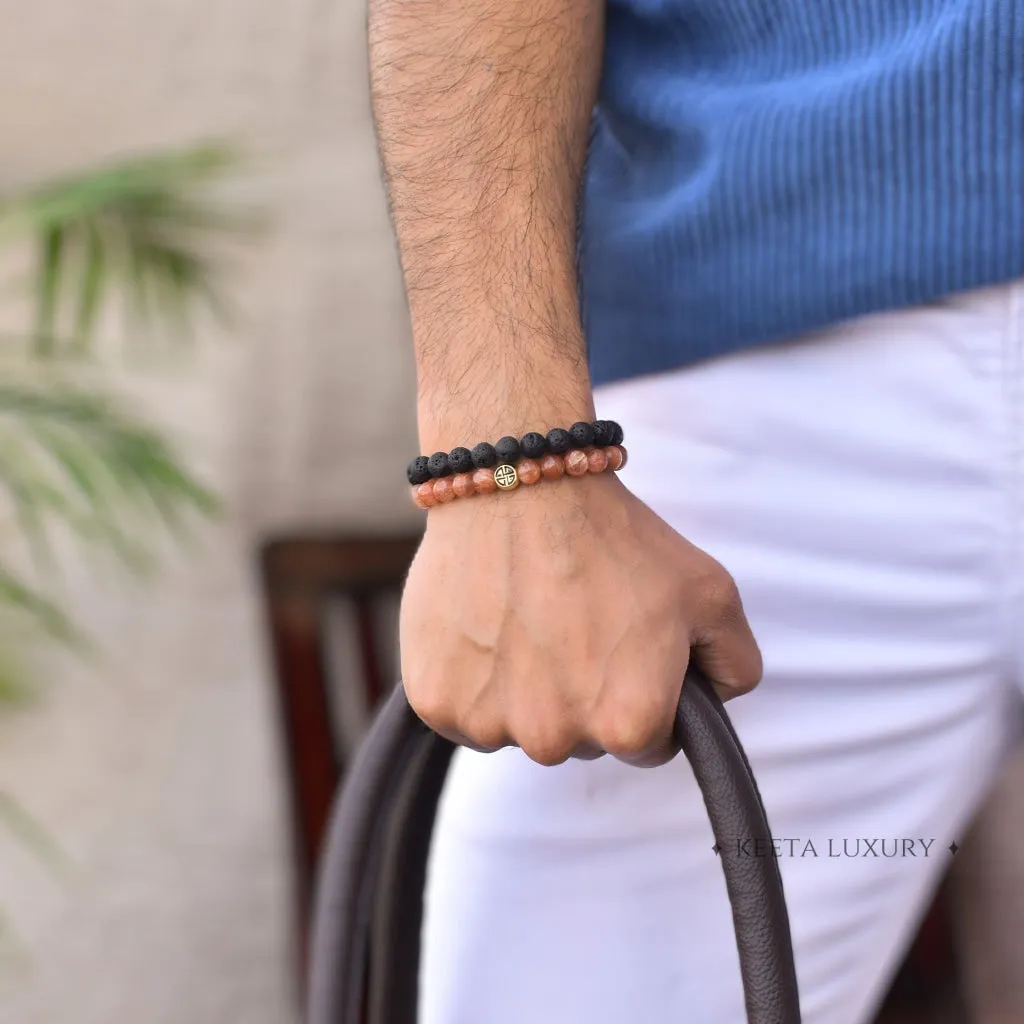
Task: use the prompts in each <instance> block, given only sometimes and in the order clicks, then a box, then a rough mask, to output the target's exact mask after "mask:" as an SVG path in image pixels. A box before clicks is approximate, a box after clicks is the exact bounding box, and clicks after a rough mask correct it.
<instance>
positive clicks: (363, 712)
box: [259, 536, 419, 974]
mask: <svg viewBox="0 0 1024 1024" xmlns="http://www.w3.org/2000/svg"><path fill="white" fill-rule="evenodd" d="M418 543H419V537H418V536H407V537H393V538H388V537H381V538H360V537H346V536H339V537H321V538H287V539H285V538H283V539H274V540H271V541H269V542H268V543H266V544H265V545H264V546H263V548H262V549H261V551H260V557H259V562H260V571H261V575H262V583H263V597H264V603H265V610H266V616H267V625H268V630H269V636H270V646H271V653H272V656H273V661H274V668H275V689H276V693H277V703H278V709H279V715H280V723H281V733H282V738H283V743H284V754H285V766H286V771H287V779H288V787H289V796H290V805H291V807H290V810H291V817H292V848H293V863H294V887H295V913H296V929H297V949H298V960H299V969H300V971H302V972H303V974H304V968H305V960H306V936H307V933H308V924H309V912H310V907H311V900H312V895H313V885H314V880H315V872H316V862H317V854H318V852H319V849H320V843H321V839H322V838H323V834H324V828H325V826H326V824H327V818H328V815H329V813H330V808H331V801H332V798H333V796H334V791H335V788H336V786H337V784H338V780H339V779H340V778H341V776H342V774H343V773H344V771H345V765H346V764H347V763H348V762H349V760H350V758H351V756H352V752H353V750H354V749H355V745H356V744H357V743H358V742H359V739H360V737H361V735H362V733H363V730H364V729H365V727H366V724H367V722H368V721H369V718H370V715H371V714H372V711H373V709H374V708H375V707H376V705H377V702H378V701H379V700H380V698H381V696H383V694H384V693H385V692H386V691H387V689H388V688H389V686H390V685H392V684H393V683H394V681H395V680H396V679H397V678H398V664H397V662H398V658H397V654H398V634H397V621H398V620H397V613H398V599H399V595H400V592H401V586H402V581H403V579H404V578H405V574H406V571H407V570H408V567H409V563H410V562H411V561H412V557H413V554H414V553H415V551H416V546H417V544H418Z"/></svg>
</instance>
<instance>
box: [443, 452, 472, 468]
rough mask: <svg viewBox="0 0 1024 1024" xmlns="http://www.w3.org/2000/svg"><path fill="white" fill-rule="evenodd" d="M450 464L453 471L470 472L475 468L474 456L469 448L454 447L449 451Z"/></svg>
mask: <svg viewBox="0 0 1024 1024" xmlns="http://www.w3.org/2000/svg"><path fill="white" fill-rule="evenodd" d="M448 466H449V467H450V468H451V471H452V472H453V473H468V472H469V471H470V470H471V469H472V468H473V456H472V454H471V453H470V450H469V449H468V448H453V449H452V450H451V451H450V452H449V453H448Z"/></svg>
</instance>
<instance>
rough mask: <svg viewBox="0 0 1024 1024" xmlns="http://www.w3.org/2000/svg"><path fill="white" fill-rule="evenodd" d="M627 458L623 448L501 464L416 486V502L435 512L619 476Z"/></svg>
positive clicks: (580, 450) (576, 450)
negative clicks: (580, 479)
mask: <svg viewBox="0 0 1024 1024" xmlns="http://www.w3.org/2000/svg"><path fill="white" fill-rule="evenodd" d="M627 458H628V454H627V452H626V449H625V448H624V447H623V446H622V445H608V446H606V447H604V448H597V447H594V446H593V445H591V446H588V447H587V448H573V449H570V450H569V451H568V452H566V453H565V455H552V454H551V453H550V452H549V453H548V454H547V455H544V456H542V457H541V459H540V460H539V461H538V460H536V459H520V460H519V461H518V462H517V463H516V464H515V465H513V464H512V463H510V462H501V463H499V464H498V465H497V466H495V468H494V469H475V470H473V471H472V472H466V473H456V474H455V475H454V476H441V477H438V478H437V479H436V480H427V481H426V482H425V483H422V484H413V485H412V488H411V490H412V500H413V503H414V504H415V505H416V507H417V508H422V509H427V508H433V506H434V505H444V504H446V503H447V502H449V501H452V500H454V499H455V498H471V497H472V496H473V495H475V494H494V493H495V492H496V491H514V490H515V489H516V488H517V487H518V486H519V485H520V484H527V485H529V484H535V483H539V482H540V481H541V480H559V479H561V477H562V476H563V475H565V476H584V475H586V474H587V473H603V472H605V470H609V471H611V472H615V471H617V470H620V469H622V467H623V466H625V465H626V460H627Z"/></svg>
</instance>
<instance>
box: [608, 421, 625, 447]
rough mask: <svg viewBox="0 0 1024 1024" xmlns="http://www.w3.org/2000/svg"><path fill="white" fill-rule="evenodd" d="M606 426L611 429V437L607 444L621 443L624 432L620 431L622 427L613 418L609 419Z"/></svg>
mask: <svg viewBox="0 0 1024 1024" xmlns="http://www.w3.org/2000/svg"><path fill="white" fill-rule="evenodd" d="M608 426H609V427H611V429H612V439H611V441H609V442H608V443H609V444H622V441H623V438H624V436H625V435H624V434H623V433H622V427H620V426H619V425H618V423H616V422H615V420H609V421H608Z"/></svg>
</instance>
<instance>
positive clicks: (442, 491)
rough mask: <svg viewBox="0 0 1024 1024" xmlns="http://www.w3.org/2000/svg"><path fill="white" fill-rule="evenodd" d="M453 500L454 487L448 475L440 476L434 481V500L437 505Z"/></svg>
mask: <svg viewBox="0 0 1024 1024" xmlns="http://www.w3.org/2000/svg"><path fill="white" fill-rule="evenodd" d="M454 500H455V488H454V487H453V486H452V478H451V477H450V476H442V477H440V478H439V479H437V480H435V481H434V501H436V502H437V503H438V504H439V505H444V504H445V503H446V502H449V501H454Z"/></svg>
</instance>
